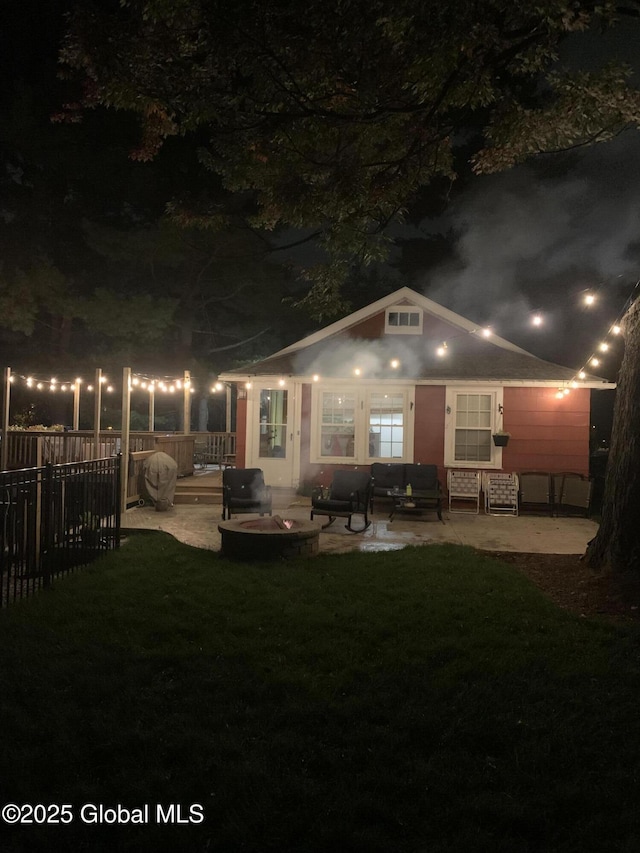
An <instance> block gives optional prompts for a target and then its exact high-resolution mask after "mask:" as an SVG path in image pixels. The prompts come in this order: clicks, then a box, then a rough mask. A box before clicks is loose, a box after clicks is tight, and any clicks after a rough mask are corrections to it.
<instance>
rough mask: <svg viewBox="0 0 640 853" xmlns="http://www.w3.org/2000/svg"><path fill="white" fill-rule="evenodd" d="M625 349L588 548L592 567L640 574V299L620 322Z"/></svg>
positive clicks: (587, 554) (588, 557) (587, 558)
mask: <svg viewBox="0 0 640 853" xmlns="http://www.w3.org/2000/svg"><path fill="white" fill-rule="evenodd" d="M621 325H622V334H623V336H624V342H625V348H624V357H623V359H622V365H621V367H620V377H619V381H618V389H617V391H616V401H615V406H614V410H613V429H612V433H611V450H610V451H609V462H608V464H607V472H606V476H605V486H604V498H603V503H602V523H601V524H600V528H599V530H598V534H597V536H596V537H595V538H594V539H593V540H592V541H591V543H590V544H589V546H588V547H587V552H586V561H587V563H588V565H590V566H592V567H593V568H600V567H601V566H605V565H610V566H611V568H612V569H613V570H614V571H629V570H633V571H635V572H639V573H640V299H637V300H636V301H635V302H634V303H633V305H632V306H631V307H630V308H629V310H628V311H627V313H626V314H625V316H624V318H623V321H622V324H621Z"/></svg>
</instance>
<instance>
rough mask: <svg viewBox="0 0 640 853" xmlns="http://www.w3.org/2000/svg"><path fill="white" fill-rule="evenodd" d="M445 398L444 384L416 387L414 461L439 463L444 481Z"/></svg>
mask: <svg viewBox="0 0 640 853" xmlns="http://www.w3.org/2000/svg"><path fill="white" fill-rule="evenodd" d="M445 399H446V388H445V387H444V386H443V385H418V386H417V387H416V417H415V434H414V441H413V461H414V462H423V463H430V464H432V465H437V466H438V472H439V474H440V478H441V480H442V482H445V481H446V476H445V469H444V409H445ZM443 478H444V479H443Z"/></svg>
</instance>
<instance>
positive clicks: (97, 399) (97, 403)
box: [92, 367, 102, 459]
mask: <svg viewBox="0 0 640 853" xmlns="http://www.w3.org/2000/svg"><path fill="white" fill-rule="evenodd" d="M93 393H94V398H93V453H92V456H93V458H94V459H99V458H100V418H101V415H102V368H101V367H96V378H95V385H94V386H93Z"/></svg>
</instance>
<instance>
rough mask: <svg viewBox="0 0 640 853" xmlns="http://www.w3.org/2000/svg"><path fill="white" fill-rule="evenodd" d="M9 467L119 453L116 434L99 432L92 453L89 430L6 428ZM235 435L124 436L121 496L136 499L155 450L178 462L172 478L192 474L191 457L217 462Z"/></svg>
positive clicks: (232, 447) (227, 451) (230, 449)
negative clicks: (126, 443) (146, 461)
mask: <svg viewBox="0 0 640 853" xmlns="http://www.w3.org/2000/svg"><path fill="white" fill-rule="evenodd" d="M7 442H8V451H7V453H8V457H7V458H8V464H7V468H8V469H9V470H16V469H18V468H39V467H41V466H43V465H46V464H47V463H53V464H56V465H57V464H62V463H65V462H84V461H87V460H90V459H93V458H97V459H105V458H107V457H109V456H115V455H116V454H118V453H119V452H120V449H121V448H120V446H121V443H122V441H121V433H120V432H119V431H116V430H103V431H102V432H101V433H100V436H99V443H98V447H97V452H96V453H95V454H94V442H95V436H94V434H93V432H90V431H78V432H71V431H70V432H31V431H19V430H9V432H8V434H7ZM235 447H236V436H235V433H227V432H219V433H217V432H213V433H211V432H209V433H203V432H194V433H189V434H188V435H182V434H178V433H175V434H165V433H158V432H132V433H130V435H129V452H130V454H131V459H130V462H131V463H132V464H130V466H129V467H130V470H129V477H128V489H127V499H128V500H129V501H136V500H138V499H139V498H140V497H141V495H142V493H143V492H142V490H143V487H144V476H143V473H142V472H143V464H144V459H145V458H146V457H147V456H150V455H151V454H152V453H154V452H156V451H158V450H161V451H163V452H164V453H166V454H167V455H168V456H171V458H172V459H175V461H176V462H177V463H178V476H179V477H188V476H190V475H192V474H193V470H194V461H196V462H200V461H201V460H202V461H203V462H204V464H222V463H223V461H224V457H225V456H228V455H229V454H232V453H235Z"/></svg>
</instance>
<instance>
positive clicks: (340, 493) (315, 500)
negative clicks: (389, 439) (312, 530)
mask: <svg viewBox="0 0 640 853" xmlns="http://www.w3.org/2000/svg"><path fill="white" fill-rule="evenodd" d="M370 500H371V476H370V475H369V473H368V472H367V471H336V472H335V473H334V475H333V482H332V483H331V486H330V488H329V491H328V494H326V495H325V493H324V490H323V489H314V491H313V493H312V495H311V521H313V517H314V515H327V516H329V521H328V522H327V523H326V524H323V525H322V529H323V530H324V528H325V527H329V525H330V524H333V522H334V521H335V520H336V518H346V519H347V523H346V525H345V527H346V528H347V530H350V531H351V532H352V533H362V532H363V531H364V530H366V529H367V527H369V525H370V524H371V522H370V520H369V517H368V514H367V513H368V510H369V502H370ZM356 514H360V515H363V516H364V526H363V527H361V528H360V529H358V530H354V528H353V527H352V526H351V517H352V516H353V515H356Z"/></svg>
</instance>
